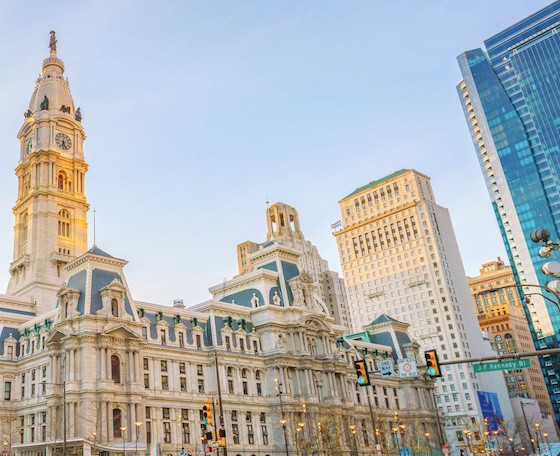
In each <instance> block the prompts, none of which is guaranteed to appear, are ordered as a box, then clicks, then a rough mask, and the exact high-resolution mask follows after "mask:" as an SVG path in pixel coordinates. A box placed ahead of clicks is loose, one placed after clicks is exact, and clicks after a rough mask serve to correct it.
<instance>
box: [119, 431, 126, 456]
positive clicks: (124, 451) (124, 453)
mask: <svg viewBox="0 0 560 456" xmlns="http://www.w3.org/2000/svg"><path fill="white" fill-rule="evenodd" d="M119 429H120V430H121V434H122V454H123V456H126V447H125V446H124V436H125V432H124V431H126V426H121V427H120V428H119Z"/></svg>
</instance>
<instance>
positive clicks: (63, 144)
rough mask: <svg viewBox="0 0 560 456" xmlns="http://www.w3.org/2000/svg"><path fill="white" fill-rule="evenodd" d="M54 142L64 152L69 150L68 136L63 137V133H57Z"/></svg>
mask: <svg viewBox="0 0 560 456" xmlns="http://www.w3.org/2000/svg"><path fill="white" fill-rule="evenodd" d="M55 140H56V145H57V146H58V147H60V148H61V149H64V150H68V149H70V146H71V145H72V141H71V140H70V137H69V136H68V135H65V134H64V133H58V134H57V135H56V137H55Z"/></svg>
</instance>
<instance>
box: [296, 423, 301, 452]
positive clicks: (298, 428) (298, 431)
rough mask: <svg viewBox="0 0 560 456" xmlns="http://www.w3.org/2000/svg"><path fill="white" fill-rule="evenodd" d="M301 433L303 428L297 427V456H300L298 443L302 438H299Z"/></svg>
mask: <svg viewBox="0 0 560 456" xmlns="http://www.w3.org/2000/svg"><path fill="white" fill-rule="evenodd" d="M300 431H301V428H300V427H299V426H298V427H296V453H297V456H299V443H298V442H299V440H300V438H299V433H300Z"/></svg>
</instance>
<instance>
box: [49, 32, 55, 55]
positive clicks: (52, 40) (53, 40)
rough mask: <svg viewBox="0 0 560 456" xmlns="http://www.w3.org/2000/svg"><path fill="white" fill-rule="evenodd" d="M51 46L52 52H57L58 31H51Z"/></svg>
mask: <svg viewBox="0 0 560 456" xmlns="http://www.w3.org/2000/svg"><path fill="white" fill-rule="evenodd" d="M49 47H50V48H51V52H56V32H54V31H51V40H50V42H49Z"/></svg>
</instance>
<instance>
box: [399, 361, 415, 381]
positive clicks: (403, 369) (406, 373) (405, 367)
mask: <svg viewBox="0 0 560 456" xmlns="http://www.w3.org/2000/svg"><path fill="white" fill-rule="evenodd" d="M398 364H399V377H400V378H409V377H418V369H416V361H415V360H414V359H413V358H403V359H399V361H398Z"/></svg>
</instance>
